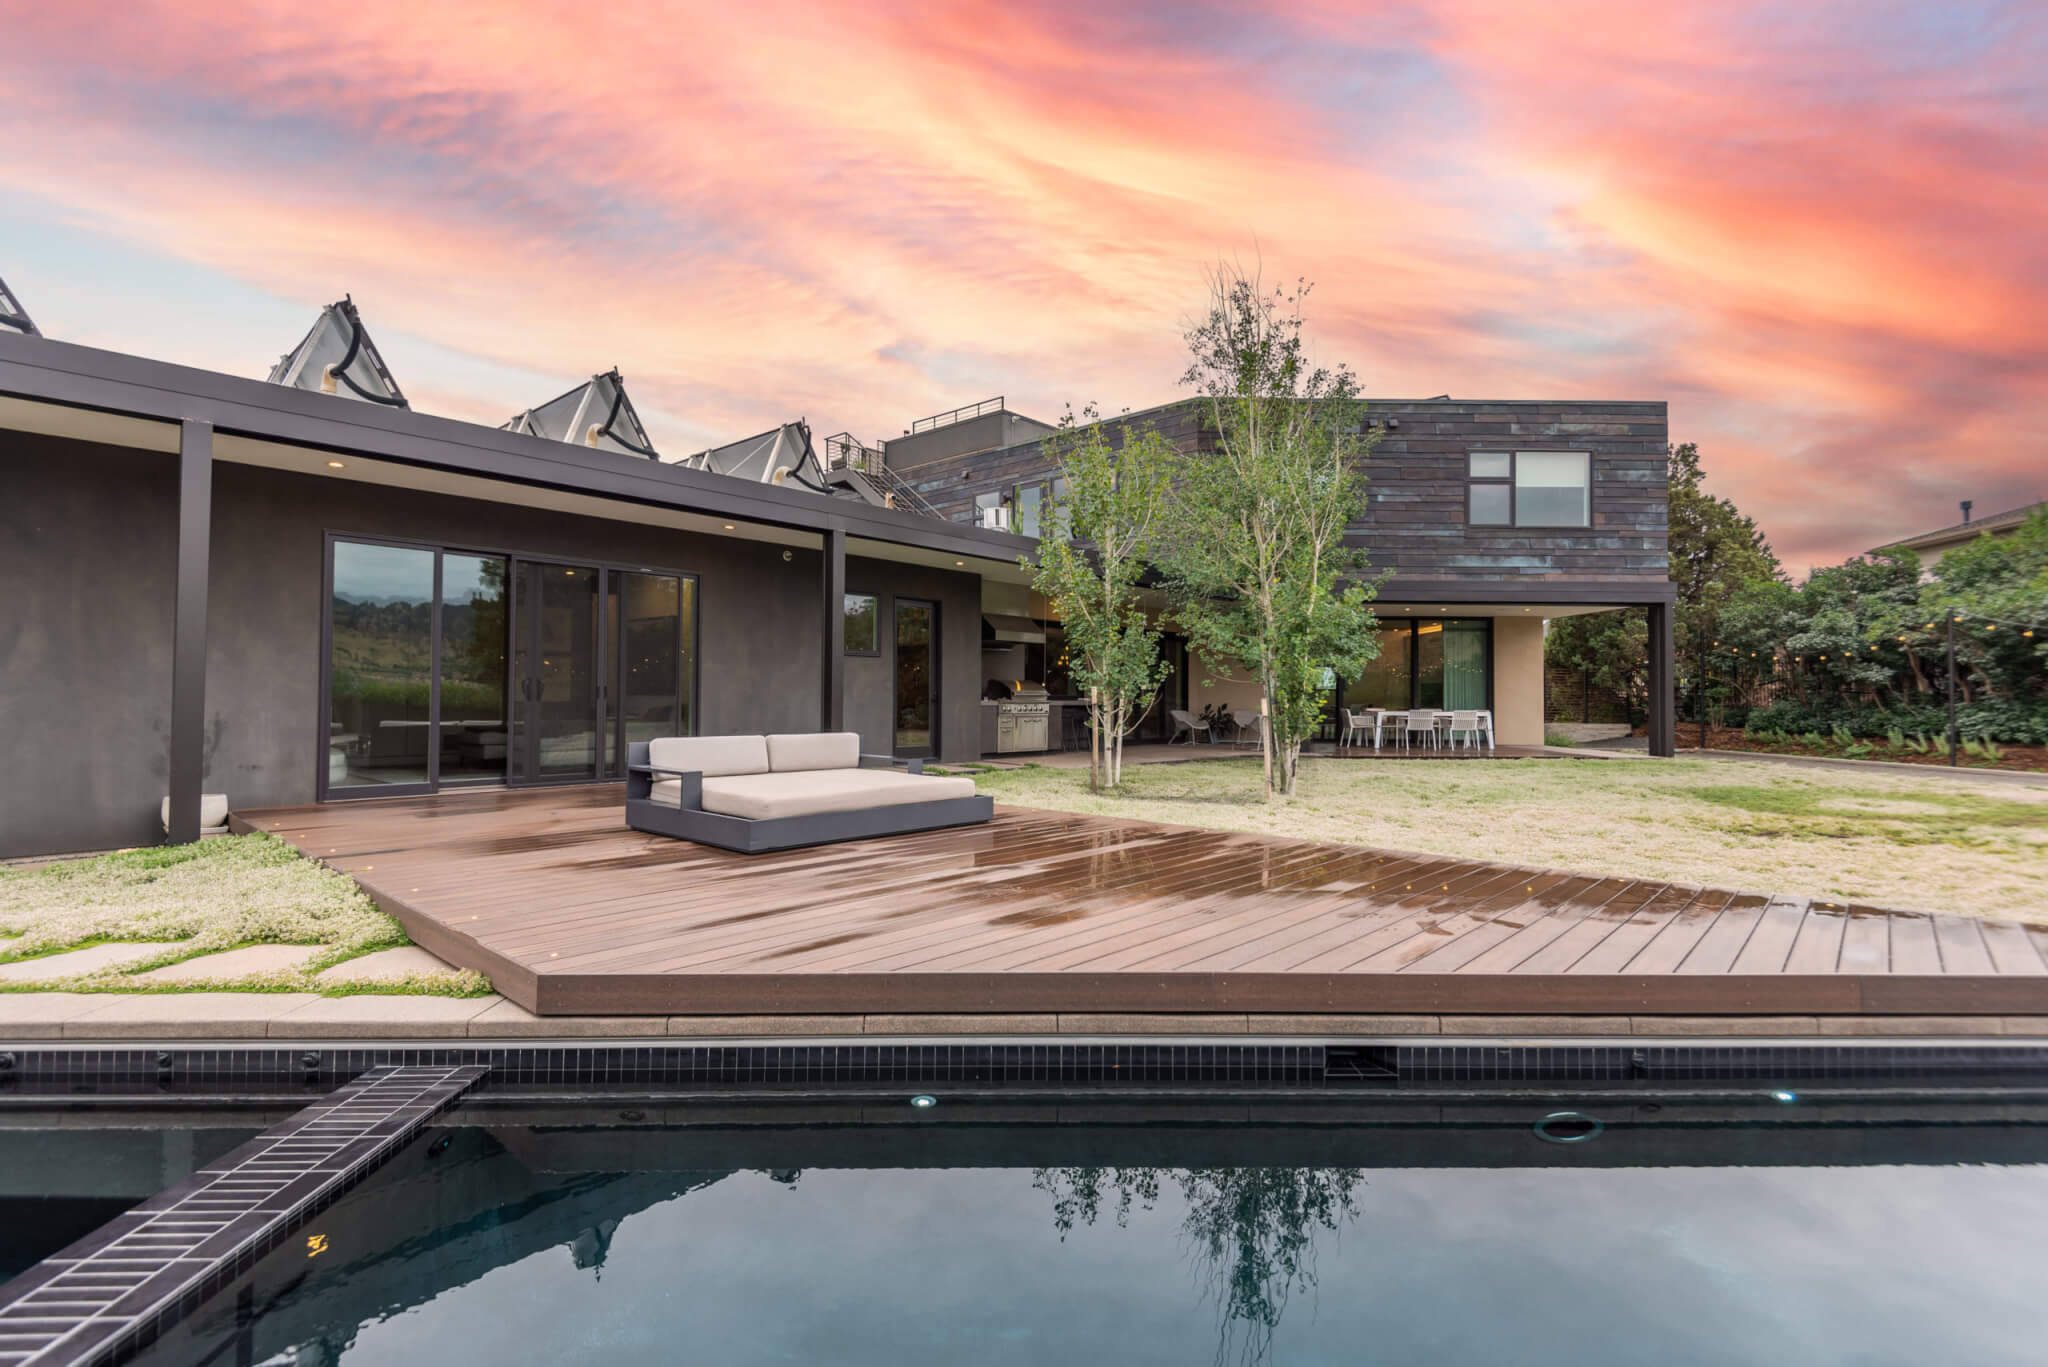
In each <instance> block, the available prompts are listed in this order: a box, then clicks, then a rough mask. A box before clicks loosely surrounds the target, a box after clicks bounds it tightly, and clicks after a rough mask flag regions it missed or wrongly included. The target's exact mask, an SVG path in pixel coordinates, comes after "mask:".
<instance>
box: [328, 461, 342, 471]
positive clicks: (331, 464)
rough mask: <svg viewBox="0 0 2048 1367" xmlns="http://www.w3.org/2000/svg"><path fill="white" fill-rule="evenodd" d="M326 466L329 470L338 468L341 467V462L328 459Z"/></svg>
mask: <svg viewBox="0 0 2048 1367" xmlns="http://www.w3.org/2000/svg"><path fill="white" fill-rule="evenodd" d="M327 468H328V469H330V470H339V469H340V468H341V462H340V461H338V460H330V461H328V462H327Z"/></svg>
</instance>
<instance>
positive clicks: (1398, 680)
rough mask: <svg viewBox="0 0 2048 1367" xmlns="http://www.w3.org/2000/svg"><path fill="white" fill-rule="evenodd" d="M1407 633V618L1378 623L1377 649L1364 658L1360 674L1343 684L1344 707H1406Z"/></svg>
mask: <svg viewBox="0 0 2048 1367" xmlns="http://www.w3.org/2000/svg"><path fill="white" fill-rule="evenodd" d="M1410 636H1411V630H1410V627H1409V625H1408V623H1406V622H1402V623H1401V624H1400V625H1398V626H1384V625H1383V626H1381V627H1380V653H1379V654H1378V655H1376V656H1374V657H1373V658H1372V659H1371V660H1370V661H1368V662H1367V664H1366V666H1365V673H1364V674H1363V675H1361V676H1360V677H1358V678H1357V679H1354V680H1353V681H1352V682H1351V683H1350V684H1349V685H1347V686H1346V687H1345V689H1344V705H1345V706H1346V707H1386V708H1392V709H1395V710H1397V711H1399V710H1405V709H1406V708H1407V706H1408V660H1409V650H1408V647H1409V645H1410Z"/></svg>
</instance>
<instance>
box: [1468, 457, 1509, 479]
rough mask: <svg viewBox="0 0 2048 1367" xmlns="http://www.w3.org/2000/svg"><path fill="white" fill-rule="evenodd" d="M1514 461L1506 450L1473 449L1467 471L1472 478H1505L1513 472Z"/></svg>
mask: <svg viewBox="0 0 2048 1367" xmlns="http://www.w3.org/2000/svg"><path fill="white" fill-rule="evenodd" d="M1514 462H1515V458H1514V456H1512V455H1511V454H1509V453H1508V452H1506V451H1474V452H1473V453H1472V455H1471V468H1470V470H1469V473H1470V474H1471V476H1472V478H1474V479H1506V478H1508V477H1509V476H1510V475H1511V474H1513V473H1514V470H1513V466H1514Z"/></svg>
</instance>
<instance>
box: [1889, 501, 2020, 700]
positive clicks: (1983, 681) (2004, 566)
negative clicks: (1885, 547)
mask: <svg viewBox="0 0 2048 1367" xmlns="http://www.w3.org/2000/svg"><path fill="white" fill-rule="evenodd" d="M1951 612H1953V613H1955V614H1956V618H1957V627H1956V661H1957V668H1958V670H1959V671H1961V672H1963V673H1964V677H1965V679H1967V678H1969V677H1970V676H1971V675H1974V676H1975V678H1976V681H1977V687H1978V689H1979V690H1980V691H1982V692H1983V693H1984V694H1986V695H1987V696H1990V697H1994V698H2006V699H2010V700H2012V701H2013V702H2015V703H2018V704H2021V705H2022V706H2025V707H2028V708H2031V709H2033V710H2036V711H2043V712H2048V507H2041V508H2037V509H2035V510H2034V513H2033V515H2032V516H2030V517H2029V518H2028V519H2027V520H2026V521H2025V522H2022V523H2021V524H2020V525H2019V526H2018V527H2017V528H2015V529H2014V530H2013V531H2012V532H2011V533H2010V534H2008V535H2005V536H1990V535H1985V536H1980V537H1978V538H1977V539H1976V540H1975V541H1972V542H1970V543H1968V544H1967V545H1962V546H1958V547H1956V548H1955V549H1954V550H1952V551H1950V552H1949V553H1948V554H1946V555H1944V556H1942V558H1941V561H1940V563H1939V564H1938V565H1936V567H1935V578H1934V579H1933V581H1932V582H1930V583H1929V584H1927V585H1926V587H1925V588H1924V589H1923V590H1922V592H1921V595H1920V602H1919V604H1918V613H1919V614H1921V617H1920V623H1919V624H1918V625H1922V626H1924V625H1925V624H1927V623H1934V624H1936V626H1935V629H1934V631H1932V632H1929V633H1927V635H1928V636H1929V637H1931V638H1936V639H1933V640H1930V641H1929V642H1928V643H1927V644H1929V645H1934V646H1936V647H1937V648H1938V647H1939V645H1941V644H1943V642H1942V641H1941V640H1940V638H1941V637H1942V635H1943V633H1945V632H1946V629H1947V619H1948V614H1949V613H1951ZM2027 633H2031V634H2027Z"/></svg>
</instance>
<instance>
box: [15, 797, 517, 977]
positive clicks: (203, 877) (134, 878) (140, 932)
mask: <svg viewBox="0 0 2048 1367" xmlns="http://www.w3.org/2000/svg"><path fill="white" fill-rule="evenodd" d="M127 943H134V944H137V945H156V946H158V947H159V950H160V952H157V953H153V954H146V955H144V956H143V957H141V958H139V959H134V960H131V961H128V962H124V963H121V964H119V965H118V966H104V967H101V968H98V969H96V970H94V971H91V972H86V973H81V974H77V975H72V976H66V977H62V978H57V979H54V980H51V979H45V980H38V981H35V982H32V983H27V982H21V983H7V982H0V991H6V990H14V991H53V990H55V991H68V992H78V991H117V992H120V991H145V990H160V991H175V990H195V989H193V988H191V987H186V988H183V989H181V988H179V987H176V986H172V985H163V986H157V985H153V984H148V983H142V982H139V981H137V980H136V978H135V976H134V975H136V974H140V973H146V972H148V971H150V970H151V969H156V968H162V967H165V966H167V965H170V964H175V963H182V962H184V961H185V960H188V959H196V958H199V957H201V956H203V955H208V954H214V953H219V952H221V951H224V950H232V949H240V948H243V947H245V946H249V945H304V946H307V947H308V948H307V953H306V961H305V962H304V963H303V964H301V965H299V966H297V967H293V968H283V969H271V970H269V971H266V972H262V973H255V974H248V975H245V976H240V977H231V978H226V979H218V980H214V981H210V982H207V983H205V984H204V985H203V990H207V991H216V992H217V991H296V992H325V993H327V994H329V995H342V994H346V993H350V992H355V991H362V990H370V991H378V992H428V993H435V994H440V995H448V996H470V995H475V994H478V993H482V992H485V991H488V990H489V984H488V983H487V982H486V981H485V980H484V979H483V977H482V976H481V975H479V974H476V973H472V972H467V971H457V970H454V969H448V970H446V971H442V972H423V973H414V974H411V975H409V976H407V977H404V978H400V979H393V980H383V981H378V982H375V983H359V984H352V983H351V982H350V981H349V980H348V978H347V975H346V974H345V973H343V974H340V975H335V976H330V977H328V978H324V979H320V980H318V981H316V980H315V979H314V974H316V973H318V972H320V971H321V970H322V969H326V968H330V967H333V966H335V965H338V964H345V963H346V962H348V961H349V960H351V959H354V958H357V957H359V956H361V955H364V954H367V953H370V952H371V951H373V950H379V949H390V948H396V947H398V946H401V945H404V944H406V943H407V940H406V938H405V932H404V931H402V930H401V929H399V925H398V923H397V922H396V921H394V920H392V919H391V918H390V917H389V916H387V915H385V914H384V913H383V912H381V911H379V910H378V909H377V907H376V905H375V904H374V903H372V902H371V901H370V899H369V898H368V897H366V896H364V895H363V893H362V891H361V889H359V888H357V887H356V885H355V883H354V882H353V881H352V880H350V879H348V878H346V877H344V876H342V875H341V874H338V873H335V872H334V871H332V870H331V869H326V868H322V867H321V866H320V865H318V864H316V863H314V862H313V861H312V860H310V859H306V858H304V857H302V856H301V855H300V854H299V853H298V852H297V851H295V850H293V849H292V847H291V846H289V845H287V844H286V843H285V842H283V841H282V840H279V839H277V838H276V837H275V836H270V835H239V836H216V837H214V838H212V839H209V840H205V841H202V842H200V843H198V844H195V845H172V846H165V847H163V848H159V849H140V850H124V851H122V852H121V853H118V854H108V855H100V856H97V857H95V858H92V859H77V860H69V861H66V862H63V863H57V864H49V865H45V866H43V867H41V868H32V869H0V965H4V964H9V963H16V962H19V961H21V960H24V959H37V958H42V957H44V956H47V955H52V954H61V953H63V952H65V951H68V950H75V949H81V948H86V947H90V946H94V945H102V944H127Z"/></svg>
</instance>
